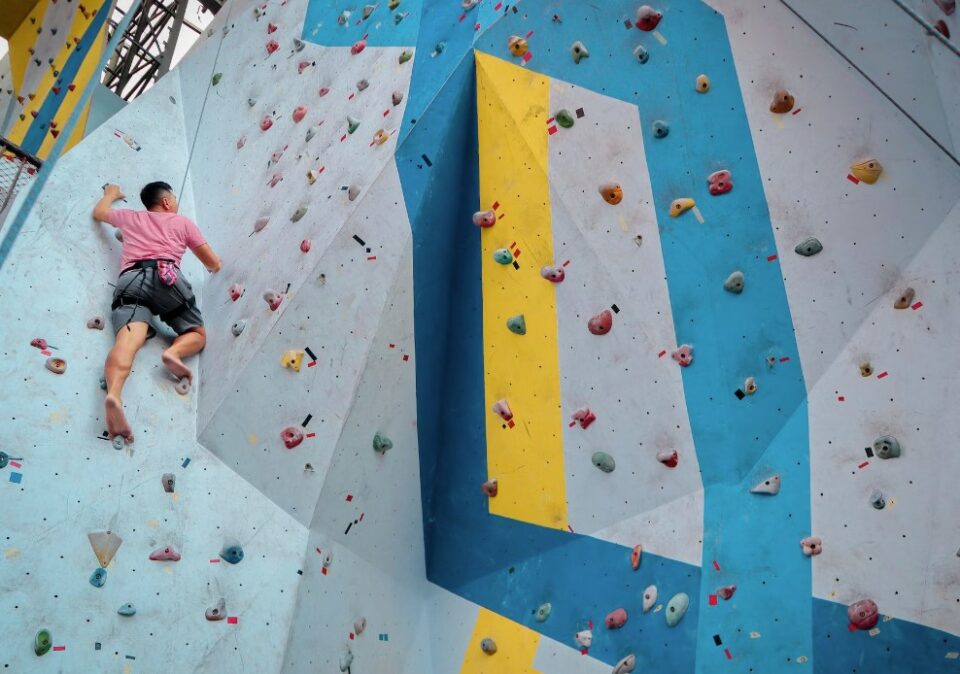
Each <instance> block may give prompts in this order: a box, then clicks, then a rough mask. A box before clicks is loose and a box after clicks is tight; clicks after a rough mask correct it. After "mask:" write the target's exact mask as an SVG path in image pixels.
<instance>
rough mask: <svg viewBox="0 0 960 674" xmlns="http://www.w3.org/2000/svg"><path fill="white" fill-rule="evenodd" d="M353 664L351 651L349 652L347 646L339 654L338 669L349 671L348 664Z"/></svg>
mask: <svg viewBox="0 0 960 674" xmlns="http://www.w3.org/2000/svg"><path fill="white" fill-rule="evenodd" d="M352 664H353V653H351V652H350V649H349V648H348V649H347V650H346V651H345V652H343V653H341V654H340V671H341V672H349V671H350V665H352Z"/></svg>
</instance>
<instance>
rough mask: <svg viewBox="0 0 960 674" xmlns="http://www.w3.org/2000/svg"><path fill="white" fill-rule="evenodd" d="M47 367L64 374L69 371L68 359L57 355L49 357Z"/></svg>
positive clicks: (55, 372) (56, 372)
mask: <svg viewBox="0 0 960 674" xmlns="http://www.w3.org/2000/svg"><path fill="white" fill-rule="evenodd" d="M46 367H47V369H48V370H50V371H51V372H53V373H54V374H63V373H64V372H66V371H67V361H65V360H64V359H63V358H57V357H51V358H47V363H46Z"/></svg>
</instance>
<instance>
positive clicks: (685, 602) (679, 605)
mask: <svg viewBox="0 0 960 674" xmlns="http://www.w3.org/2000/svg"><path fill="white" fill-rule="evenodd" d="M688 606H690V597H688V596H687V595H686V593H684V592H678V593H677V594H675V595H673V597H671V599H670V601H668V602H667V610H666V611H664V612H663V615H664V617H665V618H666V619H667V625H668V626H670V627H676V626H677V623H678V622H680V620H681V619H682V618H683V614H684V613H686V612H687V607H688Z"/></svg>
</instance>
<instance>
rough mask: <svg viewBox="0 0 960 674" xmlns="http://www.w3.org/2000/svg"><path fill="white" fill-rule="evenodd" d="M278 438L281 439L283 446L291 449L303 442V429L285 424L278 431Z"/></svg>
mask: <svg viewBox="0 0 960 674" xmlns="http://www.w3.org/2000/svg"><path fill="white" fill-rule="evenodd" d="M280 438H281V439H282V440H283V446H284V447H286V448H287V449H293V448H294V447H296V446H297V445H299V444H300V443H301V442H303V429H302V428H297V427H295V426H287V427H286V428H284V429H283V430H282V431H280Z"/></svg>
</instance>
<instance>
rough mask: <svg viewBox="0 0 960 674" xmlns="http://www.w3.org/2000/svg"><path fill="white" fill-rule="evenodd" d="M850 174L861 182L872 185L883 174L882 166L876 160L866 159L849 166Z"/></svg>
mask: <svg viewBox="0 0 960 674" xmlns="http://www.w3.org/2000/svg"><path fill="white" fill-rule="evenodd" d="M850 172H851V173H853V175H854V177H855V178H858V179H859V180H860V181H861V182H865V183H867V184H868V185H872V184H874V183H875V182H877V178H879V177H880V174H881V173H883V166H881V165H880V162H878V161H877V160H876V159H867V160H864V161H862V162H860V163H858V164H854V165H853V166H851V167H850Z"/></svg>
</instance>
